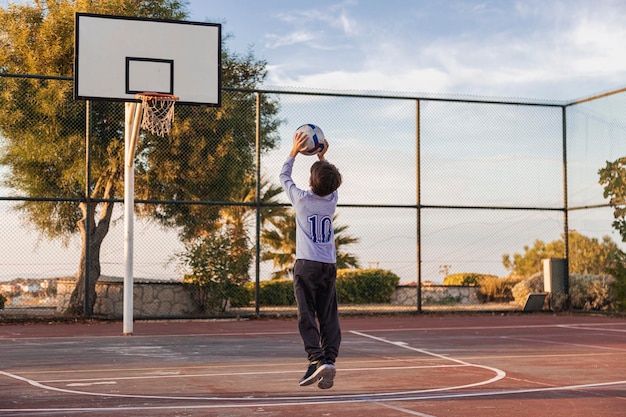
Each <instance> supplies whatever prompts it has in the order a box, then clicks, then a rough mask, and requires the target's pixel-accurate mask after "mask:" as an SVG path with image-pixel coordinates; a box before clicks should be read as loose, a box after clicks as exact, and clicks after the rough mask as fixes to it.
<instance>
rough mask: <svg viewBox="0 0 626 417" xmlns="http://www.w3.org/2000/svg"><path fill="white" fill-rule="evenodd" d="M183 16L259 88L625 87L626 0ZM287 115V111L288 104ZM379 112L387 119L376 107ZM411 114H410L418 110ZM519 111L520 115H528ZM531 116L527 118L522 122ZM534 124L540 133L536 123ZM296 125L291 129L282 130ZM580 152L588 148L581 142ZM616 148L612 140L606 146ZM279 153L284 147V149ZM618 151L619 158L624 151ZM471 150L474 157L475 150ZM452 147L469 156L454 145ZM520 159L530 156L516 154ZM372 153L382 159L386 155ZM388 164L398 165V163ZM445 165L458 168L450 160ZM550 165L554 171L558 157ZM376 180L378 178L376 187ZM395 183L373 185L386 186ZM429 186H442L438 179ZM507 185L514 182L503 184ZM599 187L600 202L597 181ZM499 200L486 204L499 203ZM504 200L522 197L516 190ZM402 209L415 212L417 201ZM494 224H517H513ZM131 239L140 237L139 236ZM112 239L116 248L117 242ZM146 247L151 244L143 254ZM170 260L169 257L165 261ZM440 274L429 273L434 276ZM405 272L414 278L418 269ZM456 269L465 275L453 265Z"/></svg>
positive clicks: (560, 94) (588, 91)
mask: <svg viewBox="0 0 626 417" xmlns="http://www.w3.org/2000/svg"><path fill="white" fill-rule="evenodd" d="M9 1H10V0H9ZM9 1H7V0H0V5H1V6H5V5H6V4H7V3H8V2H9ZM17 2H21V1H17ZM188 11H189V18H188V20H190V21H198V22H212V23H221V24H222V34H223V36H224V37H225V38H226V42H225V45H226V47H227V48H228V49H229V50H230V51H231V52H234V53H238V54H246V53H247V52H248V51H249V50H250V51H253V53H254V55H255V56H256V58H258V59H262V60H264V61H266V62H267V70H268V73H267V79H266V80H265V83H264V85H263V87H265V88H268V89H269V88H272V87H276V88H283V89H291V88H295V89H300V90H304V91H332V92H354V93H359V92H364V93H365V92H367V93H376V92H378V93H383V94H394V93H405V94H406V93H408V94H415V95H419V94H428V95H430V94H437V95H446V96H448V95H449V96H456V95H460V96H472V97H478V98H490V97H496V98H502V99H507V98H510V99H516V98H523V99H530V100H549V101H551V100H554V101H559V102H561V101H570V100H576V99H579V98H583V97H589V96H593V95H596V94H600V93H604V92H607V91H612V90H616V89H621V88H624V87H626V53H625V52H626V46H625V45H626V25H624V21H626V1H624V0H594V1H591V0H563V1H560V0H554V1H553V0H519V1H514V0H493V1H470V0H439V1H434V0H386V1H376V0H343V1H333V0H317V1H315V2H310V1H301V0H262V1H259V0H191V1H189V4H188ZM50 75H54V74H50ZM390 105H391V104H390ZM403 105H404V104H403ZM407 106H408V105H407ZM411 106H412V104H411ZM285 107H286V108H288V106H287V105H285ZM285 110H287V109H285ZM355 113H356V112H355ZM376 113H377V115H378V116H384V114H383V115H381V114H380V110H379V109H377V111H376ZM408 114H409V115H410V116H411V117H412V116H413V107H411V108H410V109H409V113H408ZM519 114H521V115H522V116H523V115H525V114H526V113H523V112H522V113H519ZM501 116H502V117H501V119H502V120H503V122H502V123H503V124H506V121H507V120H508V119H507V118H506V117H505V116H506V115H504V114H503V115H501ZM533 116H534V113H532V111H531V112H529V113H528V116H525V117H527V118H532V117H533ZM292 119H293V117H292ZM372 119H373V118H372ZM409 119H410V118H409ZM368 120H369V119H368ZM292 122H294V121H292ZM322 122H323V123H324V124H323V126H324V127H326V126H328V127H329V129H331V132H332V131H333V130H334V131H335V132H337V135H339V134H340V131H341V129H340V128H341V127H342V126H333V125H332V124H331V122H332V120H328V121H325V120H324V119H322ZM373 122H376V120H373ZM394 123H396V122H394ZM292 124H293V123H292ZM404 124H406V125H407V126H408V129H407V131H409V130H410V131H411V132H412V129H413V127H414V125H415V123H414V121H413V120H412V119H410V120H408V121H406V122H405V123H404ZM385 126H387V125H385ZM532 126H534V127H535V128H536V129H538V130H539V131H540V132H543V133H545V128H544V127H543V125H541V120H537V121H536V123H535V125H532ZM559 126H560V125H559ZM291 127H292V126H291V125H289V126H285V129H287V130H289V129H290V128H291ZM483 127H484V126H481V129H482V128H483ZM481 131H482V130H481ZM504 131H506V129H504ZM401 133H402V132H401ZM402 134H404V133H402ZM397 136H398V137H400V136H401V134H400V133H399V134H398V135H397ZM413 137H414V136H413V135H411V136H410V137H409V138H408V139H406V140H407V142H406V143H401V142H400V140H399V139H397V138H396V139H394V141H390V142H393V144H394V146H396V147H398V148H400V147H402V146H404V147H406V148H407V149H409V151H408V152H404V150H403V149H384V151H385V152H392V151H393V152H394V154H393V158H398V155H399V154H401V155H404V157H405V158H406V159H407V161H408V163H409V164H412V163H413V161H414V156H413V153H412V152H413V151H414V146H413ZM340 139H341V140H340V141H336V142H334V143H336V144H338V145H336V146H335V147H334V151H335V152H338V153H337V154H336V155H337V156H338V159H343V161H345V162H346V164H345V165H346V166H347V165H348V163H350V164H352V165H354V166H352V165H351V166H350V170H348V172H357V173H358V172H359V169H360V170H363V169H366V165H365V164H363V163H361V162H362V161H361V160H360V159H355V158H354V157H353V150H352V149H351V147H352V148H353V144H354V143H355V142H354V140H355V139H354V138H352V137H349V136H345V137H340ZM535 141H536V142H537V143H534V142H532V141H530V142H527V143H530V144H533V145H534V146H533V148H534V149H536V151H537V154H540V155H532V158H531V161H530V162H528V161H514V162H515V163H520V164H527V165H528V166H533V164H536V163H537V161H541V159H540V157H545V153H546V151H545V144H544V143H543V142H542V136H541V135H539V134H538V135H535ZM283 142H285V141H283ZM441 143H444V142H441ZM581 143H583V144H587V142H584V141H582V142H581ZM612 143H613V142H609V144H610V145H612ZM284 146H289V143H288V141H286V144H285V145H284ZM520 146H521V145H520ZM615 148H616V149H621V147H618V146H617V145H616V146H615ZM468 149H469V151H471V150H472V147H469V148H468ZM476 149H479V148H476ZM457 150H459V151H461V150H463V151H465V150H467V149H466V148H460V147H459V148H457ZM560 150H561V149H560V147H559V148H558V149H556V150H554V152H555V155H556V156H554V157H553V159H555V160H558V157H559V156H558V155H560V154H559V153H558V152H560ZM435 151H436V152H435ZM592 151H593V147H590V149H589V150H586V149H585V150H583V151H582V155H583V156H584V157H585V158H587V159H588V157H589V152H592ZM433 153H437V154H440V155H443V156H447V157H449V156H450V155H449V153H450V151H449V149H441V150H438V149H435V150H433ZM519 154H523V152H519V153H518V154H516V155H517V156H519ZM283 155H284V152H283V153H281V154H277V155H273V156H272V157H273V158H274V159H269V160H268V162H271V163H273V164H274V165H272V167H273V168H274V171H276V170H277V169H279V167H280V164H281V163H282V160H283ZM551 155H552V154H551ZM376 156H377V157H380V154H378V153H377V155H376ZM488 156H493V157H494V158H495V159H497V158H500V157H501V156H502V155H499V154H495V150H494V155H488ZM504 156H506V155H504ZM350 158H351V159H350ZM389 158H390V160H391V158H392V157H391V156H390V157H389ZM430 160H434V159H432V158H431V159H430ZM449 162H450V163H454V164H457V162H456V161H454V160H451V161H449ZM549 162H550V163H551V164H552V160H550V161H549ZM494 164H495V165H494V170H495V171H494V173H493V177H500V176H502V171H503V169H502V168H503V166H504V167H506V166H507V164H508V162H497V161H496V163H494ZM405 166H408V165H403V164H396V165H395V166H390V167H389V168H388V169H387V171H385V173H386V174H388V177H389V178H398V177H399V176H400V175H402V174H401V172H402V171H403V169H404V168H403V167H405ZM485 166H488V165H485ZM550 166H552V165H550ZM554 166H557V165H554ZM429 167H430V168H429V169H428V170H425V176H426V175H427V174H429V173H432V175H433V176H434V177H435V178H436V174H437V172H438V171H437V169H438V168H440V169H441V170H443V171H444V172H445V167H446V165H445V163H443V162H442V163H437V164H434V163H433V164H432V165H430V166H429ZM558 167H560V165H559V166H557V168H558ZM521 169H522V168H520V170H521ZM590 170H591V171H592V174H593V173H595V172H597V164H595V165H593V166H591V167H590ZM541 172H544V173H545V171H541ZM541 172H537V173H536V175H535V176H532V177H531V178H532V179H533V180H534V182H533V181H531V182H530V185H531V187H530V188H531V189H530V192H535V193H539V192H540V191H541V192H542V194H541V195H540V197H546V198H553V197H554V196H557V197H558V196H560V189H559V187H560V185H561V181H560V179H559V177H558V175H557V174H555V175H552V176H553V177H554V178H553V181H554V184H556V185H554V186H555V187H556V188H555V189H556V190H557V191H552V189H551V188H548V186H547V185H545V184H544V182H545V181H543V177H542V176H541V175H540V174H541ZM365 175H366V173H364V174H363V176H365ZM381 175H382V174H381V172H379V173H378V178H379V179H380V176H381ZM477 175H478V174H477ZM481 175H482V174H481ZM352 177H353V178H354V177H358V176H357V175H353V176H352ZM349 180H350V178H349V176H348V178H347V181H349ZM526 180H528V177H526ZM413 181H415V174H414V171H410V172H409V181H407V182H406V184H400V185H402V186H403V187H405V188H410V189H411V190H410V191H409V192H405V193H404V194H402V195H405V196H408V198H410V199H411V200H412V199H413V197H414V195H415V194H414V191H413V188H412V187H413ZM390 182H391V181H377V183H380V184H381V186H382V185H385V184H388V183H390ZM433 182H435V183H436V181H435V180H433ZM527 182H528V181H527ZM457 183H458V184H456V185H457V186H458V187H457V188H459V189H458V190H456V189H454V190H455V192H449V194H450V195H453V196H455V195H458V194H461V193H462V192H463V189H462V186H463V184H462V183H461V182H459V181H457ZM501 183H503V184H506V183H507V182H506V181H504V180H502V181H501ZM593 186H594V187H595V188H596V190H595V191H596V194H597V183H596V182H595V177H594V183H593ZM345 188H346V190H347V191H346V192H345V193H344V194H342V196H344V197H348V199H347V200H345V201H346V202H357V203H362V201H352V200H350V197H351V195H350V194H349V193H350V192H351V191H350V190H359V188H358V185H356V184H349V183H346V187H345ZM437 189H441V190H450V184H442V185H441V186H440V187H437ZM403 190H404V189H403ZM371 191H372V190H371V189H370V192H371ZM392 191H394V190H392ZM500 191H501V190H498V192H491V193H490V194H488V195H493V196H497V197H498V198H502V193H501V192H500ZM514 191H515V190H514ZM356 192H357V191H353V193H356ZM509 193H511V195H513V196H515V195H516V194H515V193H514V192H513V191H509ZM372 194H375V193H372ZM396 194H401V192H396ZM505 195H507V196H508V195H509V194H505ZM557 197H554V198H557ZM394 198H395V197H394ZM393 201H394V202H396V203H397V202H398V200H393ZM385 203H388V201H385ZM402 203H403V204H404V203H406V204H411V203H412V201H407V202H404V201H402ZM546 204H547V205H550V204H552V203H551V202H548V203H546ZM557 204H558V203H557ZM514 205H517V204H514ZM528 215H529V216H531V214H528ZM365 217H366V216H365ZM546 217H547V220H546V219H543V218H542V219H541V221H547V222H548V223H549V226H545V225H544V224H541V225H540V227H541V228H542V229H545V230H549V231H550V233H551V234H552V235H558V233H560V231H559V229H558V227H555V226H553V224H556V223H558V222H555V221H554V219H553V218H552V217H550V216H546ZM572 217H573V216H572ZM605 217H607V216H605ZM610 217H611V216H610V215H609V216H608V219H609V220H608V223H610V221H611V219H610ZM496 220H497V221H515V222H517V221H518V220H516V219H514V220H508V218H507V219H505V220H502V219H499V218H497V219H496ZM528 220H529V219H527V218H524V219H522V220H520V221H519V223H520V225H521V226H518V227H519V230H517V229H516V230H515V233H514V234H516V235H522V234H524V233H525V232H527V230H525V229H526V227H525V226H524V225H525V224H527V222H528ZM489 221H491V219H487V220H485V221H484V222H483V223H482V224H480V227H482V228H485V224H488V223H487V222H489ZM444 223H445V222H444ZM496 223H497V222H496ZM608 223H607V225H604V226H603V229H602V230H603V233H604V230H606V229H607V228H609V226H608ZM515 224H516V223H515ZM550 225H552V226H550ZM359 227H361V228H362V229H364V230H368V228H371V224H370V223H369V222H365V223H364V224H363V225H360V226H359V225H358V224H352V225H351V230H354V232H355V233H356V234H357V235H358V233H357V232H358V231H359V230H360V229H359ZM381 227H382V226H381ZM442 227H443V226H442ZM457 228H458V227H457ZM441 230H447V229H445V228H442V229H441ZM441 230H439V229H437V231H436V232H437V233H440V232H441ZM555 230H556V231H555ZM136 233H137V234H138V235H139V236H140V237H141V233H142V229H139V230H137V231H136ZM377 233H378V231H377ZM529 233H530V232H529ZM533 233H534V232H533ZM533 233H530V234H529V236H528V237H524V238H523V239H521V238H519V237H516V240H515V244H514V246H512V249H511V250H512V251H521V250H522V247H521V244H518V242H519V241H523V242H524V243H525V244H530V243H531V242H532V240H533V238H534V237H536V235H535V234H533ZM405 234H407V233H404V231H403V232H402V233H397V234H395V235H393V236H391V237H390V238H389V239H388V240H392V239H395V240H398V241H399V245H400V246H402V245H404V246H406V247H407V254H408V255H407V256H408V257H409V258H410V257H413V256H414V252H415V250H414V248H413V247H412V246H411V245H410V244H409V245H407V244H406V242H405V241H404V240H402V239H405V236H404V235H405ZM113 239H117V241H116V242H118V243H119V236H117V237H115V238H113V237H112V238H111V240H113ZM385 239H386V238H383V237H381V239H380V241H377V242H373V243H372V242H369V241H367V242H364V243H363V245H362V246H363V248H361V249H362V251H363V252H364V253H366V254H365V255H364V256H363V259H362V261H363V263H365V264H367V263H369V262H370V261H378V260H379V258H377V257H375V256H376V255H370V254H369V253H367V251H368V250H369V251H370V252H375V251H376V250H378V249H379V246H382V245H383V244H386V242H387V241H388V240H385ZM144 240H149V239H143V240H142V239H140V238H138V239H136V244H137V245H138V246H140V245H141V244H142V243H141V242H142V241H144ZM470 242H471V241H470ZM468 246H470V245H468ZM31 247H32V243H31V242H28V243H25V246H24V247H23V248H22V249H20V251H22V252H27V251H29V250H30V248H31ZM150 250H151V248H149V247H148V248H147V249H146V251H150ZM117 251H119V244H117V245H113V248H112V249H111V250H110V257H111V259H117V258H119V257H120V256H119V255H120V254H119V253H118V252H117ZM105 255H107V254H106V253H105ZM499 256H500V253H498V254H497V256H496V258H497V259H496V263H498V264H499ZM166 257H167V256H166V255H163V258H164V259H165V258H166ZM75 262H76V261H75V259H74V258H73V257H72V256H69V258H68V260H67V261H64V263H63V268H66V265H68V264H69V265H71V268H74V265H75ZM445 262H448V260H447V259H446V260H445ZM437 266H438V265H436V264H435V265H433V267H434V268H435V273H436V268H437ZM20 267H21V265H20ZM408 268H409V269H410V273H411V274H412V273H413V271H414V266H409V267H408ZM140 272H142V271H140ZM453 272H459V270H458V267H457V265H456V264H455V268H454V271H453ZM0 278H2V277H1V276H0Z"/></svg>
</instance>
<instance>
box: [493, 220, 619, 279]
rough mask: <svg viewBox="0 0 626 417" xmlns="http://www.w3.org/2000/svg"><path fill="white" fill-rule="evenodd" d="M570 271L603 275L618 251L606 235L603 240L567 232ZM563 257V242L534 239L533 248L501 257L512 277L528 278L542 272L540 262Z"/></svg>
mask: <svg viewBox="0 0 626 417" xmlns="http://www.w3.org/2000/svg"><path fill="white" fill-rule="evenodd" d="M568 240H569V272H570V273H573V274H595V275H597V274H603V273H606V271H607V269H608V268H609V267H610V266H611V265H612V262H611V259H612V258H614V256H615V255H616V254H618V253H619V252H621V251H620V249H619V248H618V246H617V244H616V243H615V242H613V241H612V240H611V238H610V237H609V236H605V237H603V238H602V240H598V239H596V238H589V237H586V236H583V235H581V234H580V233H578V232H577V231H575V230H571V231H570V232H569V239H568ZM564 254H565V244H564V240H563V239H558V240H554V241H552V242H550V243H547V244H546V243H544V242H543V241H541V240H536V241H535V244H534V245H533V247H528V246H524V253H523V254H520V253H515V254H514V255H513V257H512V258H511V256H510V255H508V254H505V255H503V256H502V264H503V265H504V267H505V268H507V269H508V270H509V271H510V272H511V273H512V274H513V275H517V276H523V277H529V276H531V275H533V274H535V273H537V272H541V271H542V265H541V260H542V259H545V258H562V257H563V256H564Z"/></svg>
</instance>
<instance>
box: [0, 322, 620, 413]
mask: <svg viewBox="0 0 626 417" xmlns="http://www.w3.org/2000/svg"><path fill="white" fill-rule="evenodd" d="M352 333H354V334H356V335H359V336H362V337H367V338H370V339H372V340H377V341H380V342H383V343H388V344H391V345H394V346H397V347H400V348H403V349H409V350H412V351H416V352H419V353H422V354H425V355H430V356H433V357H437V358H440V359H443V360H446V361H451V362H454V363H457V364H461V365H464V366H473V367H480V368H483V369H488V370H490V371H493V372H495V373H496V376H495V377H494V378H491V379H490V380H488V381H483V382H480V383H475V384H469V385H464V386H458V387H447V388H438V389H431V390H416V391H406V392H396V393H380V394H374V395H372V394H370V395H367V396H365V395H362V394H357V395H333V396H307V397H267V398H266V399H265V401H263V400H260V399H259V398H250V397H248V398H221V397H171V396H145V395H123V394H110V393H109V394H100V393H92V392H82V391H73V390H67V389H62V388H55V387H50V386H47V385H44V384H41V383H40V382H36V381H33V380H30V379H28V378H24V377H20V376H18V375H13V374H10V373H7V372H4V371H0V374H2V375H5V376H7V377H10V378H14V379H17V380H20V381H23V382H26V383H28V384H31V385H33V386H36V387H39V388H42V389H47V390H53V391H60V392H64V393H72V394H77V395H92V396H101V397H121V398H142V399H159V400H187V401H189V400H204V401H217V402H218V404H209V405H190V404H184V405H180V406H142V407H108V408H47V409H43V408H40V409H0V412H15V411H20V412H48V413H52V412H70V411H79V412H103V411H104V412H111V413H114V412H120V411H139V410H144V411H145V410H179V409H181V408H185V409H217V408H241V407H281V406H283V407H284V406H297V405H308V404H336V403H362V402H375V403H382V402H389V401H420V400H431V399H438V400H442V399H444V400H445V399H447V400H453V399H458V398H473V397H490V396H501V395H516V394H528V393H537V392H549V391H571V390H584V389H598V388H604V387H609V386H616V385H624V386H626V380H624V381H612V382H602V383H595V384H584V385H570V386H563V387H547V388H546V387H543V388H532V389H519V390H500V391H482V392H457V393H454V392H447V393H445V392H443V391H450V390H453V389H459V388H465V387H475V386H478V385H484V384H486V383H490V382H495V381H496V380H499V379H502V378H503V377H504V376H505V375H506V374H505V373H504V372H503V371H501V370H499V369H496V368H491V367H486V366H482V365H476V364H471V363H469V362H466V361H462V360H459V359H455V358H451V357H449V356H443V355H439V354H436V353H433V352H429V351H426V350H424V349H418V348H413V347H411V346H408V345H407V344H406V343H404V342H393V341H389V340H386V339H382V338H378V337H375V336H371V335H368V334H365V333H360V332H352ZM254 401H256V402H254ZM277 401H278V402H277ZM227 402H230V403H227ZM381 405H383V404H381ZM384 405H385V406H387V405H388V404H384ZM392 407H393V406H392ZM403 410H404V409H403ZM398 411H401V410H398ZM405 411H410V410H405ZM415 415H417V416H421V417H429V416H428V415H425V414H415Z"/></svg>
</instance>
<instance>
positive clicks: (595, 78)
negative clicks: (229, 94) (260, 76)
mask: <svg viewBox="0 0 626 417" xmlns="http://www.w3.org/2000/svg"><path fill="white" fill-rule="evenodd" d="M189 11H190V17H189V20H192V21H201V22H206V21H208V22H214V23H222V30H223V35H226V36H228V39H227V44H226V45H227V47H228V48H229V49H230V50H232V51H234V52H237V53H245V52H246V51H247V50H248V49H249V48H250V49H251V50H253V51H254V54H255V56H256V57H257V58H260V59H264V60H266V61H267V64H268V77H267V80H266V83H265V84H266V85H267V86H278V87H298V88H303V89H330V90H340V91H345V90H349V91H352V90H357V91H381V92H409V93H435V94H453V95H454V94H463V95H474V96H496V97H511V98H515V97H521V98H530V99H543V100H570V99H577V98H580V97H586V96H590V95H595V94H597V93H602V92H605V91H609V90H614V89H618V88H622V87H624V85H626V54H625V53H624V50H625V46H624V45H626V42H625V39H626V25H624V19H625V18H626V2H624V1H622V0H595V1H589V0H564V1H560V0H554V1H553V0H517V1H515V0H491V1H490V0H483V1H476V0H442V1H431V0H386V1H371V0H343V1H337V0H318V1H315V2H308V1H306V2H305V1H293V0H265V1H258V0H236V1H233V0H191V1H190V2H189Z"/></svg>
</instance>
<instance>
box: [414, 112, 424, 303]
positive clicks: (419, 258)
mask: <svg viewBox="0 0 626 417" xmlns="http://www.w3.org/2000/svg"><path fill="white" fill-rule="evenodd" d="M415 155H416V156H415V166H416V169H415V172H416V176H417V178H416V181H415V184H416V190H415V200H416V201H415V202H416V206H417V212H416V213H417V254H416V255H417V300H416V302H417V312H418V313H421V312H422V239H421V238H422V207H421V204H422V203H421V197H420V195H421V192H420V101H419V100H415Z"/></svg>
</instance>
